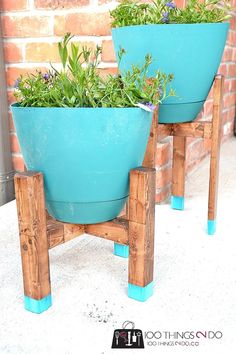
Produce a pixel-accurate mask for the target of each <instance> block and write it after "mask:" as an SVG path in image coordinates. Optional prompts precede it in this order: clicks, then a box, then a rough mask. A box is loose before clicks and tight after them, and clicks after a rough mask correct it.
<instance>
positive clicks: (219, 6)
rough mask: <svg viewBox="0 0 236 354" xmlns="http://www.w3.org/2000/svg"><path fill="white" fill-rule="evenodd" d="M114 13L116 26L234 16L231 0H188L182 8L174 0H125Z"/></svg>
mask: <svg viewBox="0 0 236 354" xmlns="http://www.w3.org/2000/svg"><path fill="white" fill-rule="evenodd" d="M110 14H111V17H112V26H113V27H123V26H131V25H147V24H171V23H211V22H223V21H226V20H228V19H229V18H230V17H231V15H230V4H229V1H228V0H204V1H199V0H188V2H187V4H186V6H185V7H184V8H182V9H180V8H177V6H176V5H175V3H174V2H173V1H172V0H153V1H152V3H149V4H143V3H138V2H136V1H132V0H122V1H121V3H120V4H119V5H118V6H117V7H116V8H115V9H114V10H113V11H111V12H110Z"/></svg>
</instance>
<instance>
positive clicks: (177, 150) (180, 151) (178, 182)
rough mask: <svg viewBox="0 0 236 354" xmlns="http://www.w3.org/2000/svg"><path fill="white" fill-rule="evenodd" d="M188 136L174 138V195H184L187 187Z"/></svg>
mask: <svg viewBox="0 0 236 354" xmlns="http://www.w3.org/2000/svg"><path fill="white" fill-rule="evenodd" d="M185 160H186V138H185V137H179V136H174V138H173V168H172V195H173V196H177V197H183V196H184V189H185Z"/></svg>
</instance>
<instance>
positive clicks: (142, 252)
mask: <svg viewBox="0 0 236 354" xmlns="http://www.w3.org/2000/svg"><path fill="white" fill-rule="evenodd" d="M155 175H156V173H155V169H154V168H145V167H140V168H137V169H134V170H132V171H131V172H130V203H129V206H130V207H129V245H130V253H129V284H128V296H129V297H131V298H133V299H136V300H139V301H145V300H147V299H148V298H149V297H150V296H151V295H152V293H153V262H154V225H155V177H156V176H155Z"/></svg>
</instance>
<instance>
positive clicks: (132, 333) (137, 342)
mask: <svg viewBox="0 0 236 354" xmlns="http://www.w3.org/2000/svg"><path fill="white" fill-rule="evenodd" d="M128 325H131V326H132V328H131V329H128V328H126V327H127V326H128ZM134 327H135V325H134V322H131V321H125V322H124V323H123V325H122V329H116V330H115V331H114V335H113V341H112V346H111V347H112V349H116V348H117V349H121V348H122V349H144V343H143V333H142V331H141V329H135V328H134Z"/></svg>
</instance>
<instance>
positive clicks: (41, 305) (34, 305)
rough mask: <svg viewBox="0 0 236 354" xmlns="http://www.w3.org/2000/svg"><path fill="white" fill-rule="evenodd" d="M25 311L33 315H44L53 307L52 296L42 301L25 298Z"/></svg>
mask: <svg viewBox="0 0 236 354" xmlns="http://www.w3.org/2000/svg"><path fill="white" fill-rule="evenodd" d="M24 301H25V309H26V310H28V311H31V312H33V313H42V312H44V311H46V310H47V309H48V308H49V307H50V306H52V296H51V295H48V296H46V297H44V298H43V299H41V300H35V299H32V298H31V297H28V296H25V297H24Z"/></svg>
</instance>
